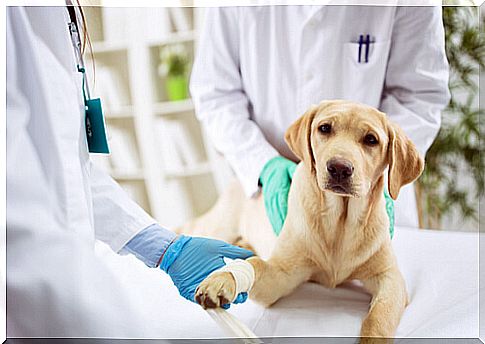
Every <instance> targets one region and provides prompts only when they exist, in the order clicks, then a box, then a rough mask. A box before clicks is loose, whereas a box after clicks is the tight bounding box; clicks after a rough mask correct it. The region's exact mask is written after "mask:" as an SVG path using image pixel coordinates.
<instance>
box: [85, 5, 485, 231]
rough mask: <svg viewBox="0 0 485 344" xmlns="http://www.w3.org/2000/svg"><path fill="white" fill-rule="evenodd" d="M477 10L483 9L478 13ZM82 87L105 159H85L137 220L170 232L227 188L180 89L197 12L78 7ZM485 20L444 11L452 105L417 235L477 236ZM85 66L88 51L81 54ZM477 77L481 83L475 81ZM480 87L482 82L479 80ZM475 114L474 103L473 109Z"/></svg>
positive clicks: (428, 173) (424, 188)
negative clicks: (122, 195)
mask: <svg viewBox="0 0 485 344" xmlns="http://www.w3.org/2000/svg"><path fill="white" fill-rule="evenodd" d="M482 7H483V6H482ZM84 10H85V14H86V16H87V22H88V30H89V34H90V38H91V42H92V52H93V53H92V55H91V57H90V60H91V61H89V60H88V61H87V64H86V65H87V67H88V68H93V63H91V62H92V59H94V61H95V64H94V69H95V71H94V72H93V71H91V72H90V73H89V74H88V75H89V76H91V78H92V80H91V85H92V86H91V87H92V88H93V93H94V94H95V95H96V96H99V97H101V99H102V101H103V107H104V111H105V116H106V122H107V127H108V136H109V144H110V148H111V152H112V154H111V155H110V156H109V157H105V156H101V155H99V156H96V155H92V157H93V160H94V161H95V164H97V165H99V166H100V167H101V168H103V169H105V170H106V171H107V172H108V173H110V174H111V176H113V178H114V179H116V180H117V181H118V182H119V183H120V184H121V186H122V187H123V188H124V189H125V190H126V191H127V192H128V193H129V194H130V195H131V196H132V197H133V199H135V200H136V201H137V202H138V203H139V204H140V205H141V206H142V207H143V208H144V209H145V210H147V211H148V212H149V213H150V214H152V216H154V217H155V218H156V219H157V220H159V221H160V223H161V224H163V225H165V226H168V227H172V226H177V225H180V224H182V223H184V222H186V221H187V220H188V219H190V218H193V217H195V216H197V215H200V214H202V213H203V212H205V211H206V210H208V209H209V208H210V207H211V206H212V205H213V204H214V202H215V201H216V199H217V196H218V194H219V193H220V192H221V191H222V190H223V189H224V187H225V185H227V182H228V181H230V180H231V178H232V173H231V170H230V168H229V167H228V165H227V164H226V163H225V161H224V159H223V158H222V157H221V156H220V155H219V154H218V153H217V152H216V151H215V150H214V149H213V148H212V146H211V144H210V141H209V140H208V138H207V136H206V135H205V133H204V130H203V128H201V126H200V125H199V122H198V121H197V119H196V117H195V114H194V108H193V104H192V102H191V99H190V95H189V93H188V81H189V77H190V71H191V66H192V63H193V60H194V55H195V53H196V51H197V42H198V35H199V32H200V28H201V25H202V23H203V18H204V9H203V8H194V7H170V8H168V7H167V8H114V7H85V8H84ZM484 18H485V12H484V11H483V10H482V11H480V8H479V7H454V6H447V7H444V8H443V22H444V25H445V32H446V52H447V56H448V60H449V63H450V72H451V78H450V90H451V93H452V100H451V102H450V104H449V105H448V107H447V109H446V111H444V113H443V123H442V128H441V130H440V132H439V134H438V137H437V139H436V141H435V143H434V144H433V146H432V147H431V149H430V150H429V151H428V154H427V157H426V162H427V163H426V169H425V172H424V173H423V175H422V177H421V178H420V179H419V181H418V182H417V183H415V184H416V185H415V188H416V197H417V201H418V211H419V218H420V226H421V227H422V228H434V229H443V230H463V231H478V223H479V218H480V217H481V218H482V220H485V215H484V214H481V215H479V214H480V212H479V199H483V195H484V180H483V168H484V157H483V154H481V153H482V152H483V141H481V139H480V138H481V132H482V131H481V129H483V128H481V127H480V122H479V120H480V117H481V116H483V115H485V113H484V112H483V110H482V109H480V108H479V100H480V99H479V98H480V97H482V101H483V102H485V97H484V96H483V95H480V92H479V87H478V86H479V75H480V68H482V71H483V68H484V67H485V35H484V33H485V31H484V24H485V19H484ZM87 55H88V56H89V55H90V54H89V51H88V53H87ZM482 76H484V75H483V74H482ZM484 80H485V79H484ZM482 104H483V103H482Z"/></svg>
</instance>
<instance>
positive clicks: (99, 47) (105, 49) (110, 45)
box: [92, 41, 128, 55]
mask: <svg viewBox="0 0 485 344" xmlns="http://www.w3.org/2000/svg"><path fill="white" fill-rule="evenodd" d="M92 45H93V53H94V55H96V54H103V53H112V52H118V51H123V50H126V49H128V46H127V44H126V43H125V42H110V41H98V42H92Z"/></svg>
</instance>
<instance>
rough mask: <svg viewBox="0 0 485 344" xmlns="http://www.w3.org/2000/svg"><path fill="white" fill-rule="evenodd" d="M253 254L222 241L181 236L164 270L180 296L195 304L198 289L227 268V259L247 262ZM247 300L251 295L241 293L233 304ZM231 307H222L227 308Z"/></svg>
mask: <svg viewBox="0 0 485 344" xmlns="http://www.w3.org/2000/svg"><path fill="white" fill-rule="evenodd" d="M253 255H254V253H253V252H251V251H248V250H246V249H243V248H240V247H237V246H233V245H230V244H228V243H225V242H223V241H220V240H213V239H206V238H197V237H190V236H184V235H181V236H180V237H179V238H177V239H176V240H175V241H174V242H173V243H172V244H171V245H170V246H169V247H168V248H167V250H166V251H165V253H164V255H163V258H162V262H161V263H160V268H161V269H162V270H163V271H165V272H167V273H168V274H169V276H170V277H171V278H172V281H173V283H174V284H175V286H176V287H177V288H178V290H179V292H180V295H182V296H183V297H184V298H186V299H187V300H189V301H192V302H195V298H194V294H195V290H196V289H197V287H198V286H199V284H200V283H201V282H202V281H203V280H204V279H205V278H206V277H207V276H208V275H209V274H210V273H211V272H213V271H215V270H218V269H220V268H221V267H223V266H224V265H225V263H224V259H223V258H224V257H227V258H230V259H246V258H249V257H251V256H253ZM247 298H248V295H247V293H240V294H239V295H238V296H237V297H236V299H235V300H234V301H233V303H243V302H245V301H246V300H247ZM229 306H230V304H225V305H222V307H223V308H226V309H227V308H229Z"/></svg>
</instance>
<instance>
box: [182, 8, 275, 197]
mask: <svg viewBox="0 0 485 344" xmlns="http://www.w3.org/2000/svg"><path fill="white" fill-rule="evenodd" d="M237 11H238V8H234V7H233V8H210V9H207V10H206V15H205V24H204V28H203V30H202V34H201V39H200V45H199V49H198V55H197V58H196V60H195V63H194V67H193V71H192V76H191V82H190V91H191V94H192V99H193V101H194V105H195V109H196V113H197V117H198V118H199V120H200V121H201V122H202V124H203V126H204V127H205V129H206V130H207V133H208V136H209V137H210V139H211V141H212V143H213V144H214V146H215V148H216V150H218V151H219V152H221V153H222V154H223V155H224V156H225V158H226V159H227V161H228V162H229V164H230V165H231V167H232V168H233V170H234V172H235V173H236V176H237V177H238V179H239V180H240V182H241V184H242V185H243V188H244V191H245V193H246V195H248V196H252V195H254V194H255V193H256V192H257V191H258V179H259V175H260V173H261V171H262V169H263V167H264V165H265V163H266V162H267V161H268V160H270V159H271V158H273V157H275V156H277V155H278V152H277V151H276V150H275V149H274V148H273V147H272V146H271V144H269V143H268V141H267V140H266V139H265V137H264V135H263V133H262V131H261V130H260V128H259V127H258V126H257V124H256V123H255V122H254V121H252V120H251V119H250V115H249V110H248V106H249V101H248V98H247V96H246V94H245V93H244V90H243V85H242V80H241V75H240V71H239V51H238V49H239V48H238V47H239V34H240V32H239V30H238V16H237Z"/></svg>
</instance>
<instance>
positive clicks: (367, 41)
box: [365, 35, 370, 63]
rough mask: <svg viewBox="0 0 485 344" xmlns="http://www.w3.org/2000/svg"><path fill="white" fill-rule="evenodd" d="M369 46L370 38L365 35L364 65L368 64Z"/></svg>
mask: <svg viewBox="0 0 485 344" xmlns="http://www.w3.org/2000/svg"><path fill="white" fill-rule="evenodd" d="M369 45H370V36H369V35H367V36H366V37H365V63H367V62H369Z"/></svg>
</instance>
